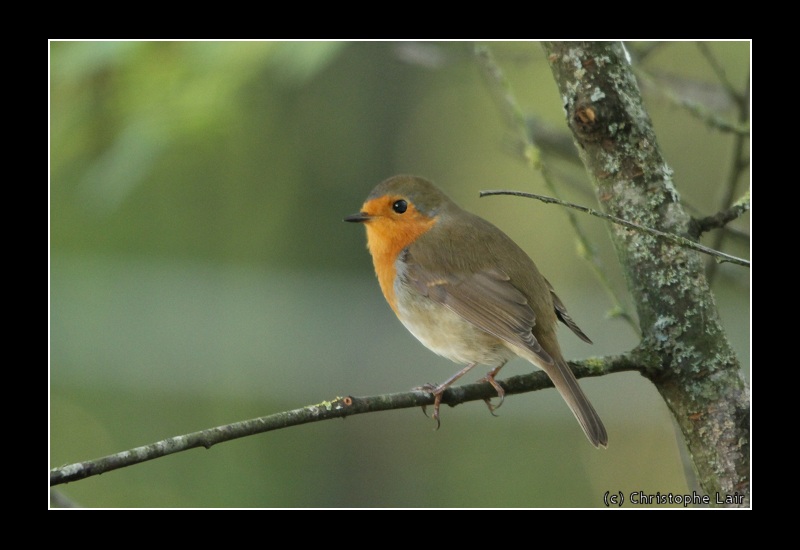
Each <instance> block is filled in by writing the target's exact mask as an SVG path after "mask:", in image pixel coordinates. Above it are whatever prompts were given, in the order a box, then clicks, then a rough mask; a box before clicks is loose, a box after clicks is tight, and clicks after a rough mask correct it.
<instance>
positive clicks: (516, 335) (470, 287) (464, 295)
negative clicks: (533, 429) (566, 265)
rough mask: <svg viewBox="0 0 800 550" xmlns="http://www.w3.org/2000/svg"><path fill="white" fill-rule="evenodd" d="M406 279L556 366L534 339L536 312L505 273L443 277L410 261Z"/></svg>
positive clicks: (488, 329)
mask: <svg viewBox="0 0 800 550" xmlns="http://www.w3.org/2000/svg"><path fill="white" fill-rule="evenodd" d="M406 276H407V278H408V282H409V283H410V284H412V285H414V287H415V288H416V289H417V290H418V291H419V292H420V293H422V294H424V295H426V296H428V297H429V298H430V299H431V300H433V301H435V302H438V303H440V304H442V305H444V306H446V307H448V308H449V309H450V310H451V311H453V312H455V313H456V314H458V315H460V316H461V317H462V318H464V319H465V320H467V321H469V322H470V323H472V324H474V325H475V326H477V327H479V328H481V329H483V330H485V331H486V332H488V333H490V334H493V335H494V336H496V337H498V338H500V339H501V340H504V341H506V342H508V343H509V344H512V345H514V346H518V347H521V348H524V349H527V350H529V351H530V352H532V353H533V354H534V355H536V356H537V357H538V358H539V359H540V360H541V361H542V362H543V363H545V364H548V365H552V364H553V363H554V361H553V358H552V357H551V356H550V354H549V353H547V352H546V351H545V350H544V349H543V348H542V346H541V345H540V344H539V342H538V341H537V340H536V337H535V336H534V335H533V332H532V329H533V326H534V325H535V324H536V315H535V314H534V312H533V309H531V307H530V305H529V304H528V300H527V299H526V298H525V296H524V295H523V294H522V293H521V292H520V291H519V290H518V289H517V288H516V287H514V285H513V284H511V282H510V278H509V277H508V275H506V274H505V273H503V272H501V271H499V270H497V269H494V268H488V269H484V270H482V271H479V272H477V273H472V274H466V275H454V274H448V275H439V274H437V273H432V272H430V271H429V270H427V269H425V268H424V267H422V266H420V265H419V264H416V263H414V262H413V261H409V262H408V263H407V269H406Z"/></svg>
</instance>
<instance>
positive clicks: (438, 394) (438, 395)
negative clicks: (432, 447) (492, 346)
mask: <svg viewBox="0 0 800 550" xmlns="http://www.w3.org/2000/svg"><path fill="white" fill-rule="evenodd" d="M477 364H478V363H470V364H469V365H467V366H466V367H464V368H463V369H461V370H460V371H458V372H457V373H455V374H454V375H453V376H451V377H450V378H448V379H447V380H445V381H444V382H442V383H441V384H439V385H438V386H434V385H433V384H425V385H424V386H418V387H416V388H414V390H417V391H424V392H427V393H432V394H433V397H434V400H433V419H434V420H435V421H436V429H437V430H438V429H439V426H441V425H442V423H441V421H440V420H439V405H441V403H442V394H443V393H444V390H446V389H447V388H449V387H450V386H451V385H453V382H455V381H456V380H458V379H459V378H461V377H462V376H464V375H465V374H467V373H468V372H469V371H470V370H471V369H472V368H473V367H474V366H475V365H477ZM497 370H499V369H497ZM495 383H496V382H495ZM426 409H427V407H426V406H425V405H423V406H422V412H423V413H425V416H427V415H428V412H427V411H426Z"/></svg>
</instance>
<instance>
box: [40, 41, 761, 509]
mask: <svg viewBox="0 0 800 550" xmlns="http://www.w3.org/2000/svg"><path fill="white" fill-rule="evenodd" d="M488 46H489V47H490V48H491V50H492V52H493V55H494V57H495V58H496V59H497V61H498V63H499V64H500V66H501V67H502V69H503V71H504V72H505V75H506V76H507V78H508V80H509V82H510V85H511V87H512V89H513V92H514V93H515V95H516V99H517V101H518V102H519V104H520V106H521V108H522V110H523V111H524V112H525V113H526V115H530V116H531V117H535V121H536V122H535V123H536V124H538V125H539V126H540V127H541V128H547V129H552V131H553V132H555V134H556V135H558V136H560V137H561V138H563V137H564V136H566V135H567V134H566V127H565V125H564V121H563V110H562V108H561V101H560V99H559V97H558V96H557V93H556V89H555V85H554V84H553V82H552V78H551V77H550V73H549V68H548V66H547V63H546V60H545V59H544V58H543V55H542V52H541V49H540V48H539V47H538V45H537V44H531V43H506V42H498V43H489V44H488ZM629 49H630V51H631V53H632V55H633V58H634V60H635V63H636V66H637V69H639V70H642V71H646V74H647V77H648V80H647V81H648V82H649V83H652V84H653V85H654V86H650V84H648V85H647V86H644V91H645V92H646V93H647V104H648V109H649V112H650V115H651V117H652V119H653V122H654V124H655V127H656V131H657V133H658V136H659V140H660V145H661V146H662V148H663V149H664V150H665V153H666V156H667V158H668V159H669V161H670V163H671V165H672V168H673V169H674V170H675V181H676V185H677V187H678V191H679V192H680V193H681V195H682V198H683V199H685V201H686V202H687V203H688V204H690V205H691V208H693V211H696V212H698V215H706V214H710V213H714V212H716V211H717V210H719V209H720V208H722V207H724V206H725V205H723V204H720V197H722V196H724V195H725V193H726V192H727V191H728V189H726V182H727V177H728V174H729V172H730V166H731V159H732V155H733V153H732V143H733V139H734V138H733V136H732V135H731V134H729V133H723V132H720V131H718V130H716V129H715V128H713V127H712V126H710V125H709V124H708V123H707V122H706V121H704V120H703V119H702V118H699V117H697V116H693V115H692V114H690V113H688V112H687V111H686V110H685V109H684V108H682V107H681V106H680V105H679V104H678V103H676V102H675V101H674V98H675V97H676V96H677V97H681V98H686V99H691V100H692V101H697V102H700V103H702V105H704V106H705V108H707V109H709V110H710V111H711V112H713V113H714V114H715V116H720V117H724V118H726V119H730V120H733V121H735V120H736V106H735V104H734V102H732V101H731V100H730V94H729V93H728V90H726V88H725V86H724V85H723V84H722V83H721V79H720V76H719V73H718V72H717V73H715V71H714V70H713V68H712V67H711V66H710V65H709V62H708V56H707V53H704V52H703V51H701V49H699V48H698V47H697V46H696V45H695V44H693V43H689V42H686V43H659V44H648V43H634V44H630V45H629ZM709 49H710V50H711V51H712V52H713V55H714V56H715V57H714V59H716V60H718V62H719V64H720V66H721V67H723V68H724V72H725V78H726V79H727V81H728V82H730V83H733V84H734V85H735V86H738V87H739V89H740V90H743V89H744V87H745V85H746V83H747V79H748V74H749V67H750V64H749V61H750V45H749V43H747V42H737V43H712V44H710V45H709ZM472 51H473V44H471V43H468V42H456V43H444V42H440V43H418V42H354V43H349V42H53V43H51V47H50V187H49V190H50V285H51V286H50V292H51V294H50V314H51V324H50V447H51V464H53V465H56V464H61V463H65V462H74V461H78V460H82V459H87V458H94V457H97V456H101V455H103V454H108V453H111V452H117V451H120V450H123V449H126V448H130V447H132V446H136V445H141V444H145V443H150V442H152V441H155V440H157V439H160V438H163V437H167V436H171V435H176V434H178V433H185V432H187V431H192V430H197V429H201V428H205V427H209V426H213V425H218V424H223V423H225V422H231V421H235V420H239V419H242V418H249V417H254V416H259V415H263V414H268V413H270V412H274V411H277V410H283V409H286V408H293V407H298V406H302V405H305V404H308V403H315V402H319V401H320V400H322V399H325V398H329V397H332V396H333V395H342V394H347V393H351V394H369V393H384V392H390V391H399V390H404V389H407V388H410V387H412V386H415V385H419V384H420V383H424V382H436V381H441V380H443V379H444V378H446V377H447V376H449V375H450V374H452V372H454V369H455V368H456V366H455V365H453V364H451V363H449V362H447V361H445V360H442V359H440V358H437V357H434V356H433V355H432V354H430V353H429V352H428V351H427V350H425V349H424V348H422V346H421V345H419V344H418V343H417V342H416V341H414V340H413V338H412V337H411V336H410V335H408V334H406V333H405V331H404V330H403V329H402V328H401V327H400V325H399V323H398V322H397V321H396V320H395V319H393V317H392V316H391V313H390V312H389V310H388V308H387V307H386V306H385V304H383V302H382V298H381V296H380V293H379V291H378V289H377V284H376V283H375V281H374V280H373V279H372V277H371V275H370V272H371V262H370V260H369V257H368V255H367V253H366V251H365V250H364V235H363V231H361V230H359V228H354V227H350V226H348V225H346V224H343V223H341V220H342V218H343V217H344V216H346V215H348V214H350V213H353V212H355V211H357V210H358V208H359V206H360V205H361V202H362V201H363V199H364V197H365V196H366V194H367V193H368V192H369V190H370V189H371V188H372V187H373V186H374V185H375V184H376V183H377V182H379V181H381V180H382V179H384V178H386V177H388V176H390V175H392V174H395V173H401V172H410V173H417V174H420V175H424V176H427V177H429V178H431V179H433V180H434V181H436V182H437V183H439V184H440V185H441V186H442V187H444V188H445V189H447V190H448V192H449V193H450V194H451V195H452V196H453V198H454V199H456V200H457V201H458V202H459V203H461V204H462V205H463V206H465V207H466V208H468V209H470V210H472V211H475V212H477V213H479V214H481V215H482V216H484V217H486V218H488V219H490V220H492V221H493V222H495V223H497V224H498V225H499V226H500V227H502V228H503V229H504V230H506V231H507V232H508V233H509V234H511V236H512V237H513V238H514V239H516V240H517V241H518V242H520V244H522V245H523V248H525V249H526V250H528V251H529V252H530V253H531V255H532V256H533V257H534V258H535V259H536V261H537V263H538V264H539V267H540V268H541V269H542V271H544V272H545V273H546V274H547V275H548V277H549V278H550V279H551V280H554V281H558V283H557V284H556V287H557V288H558V289H559V294H561V295H562V298H564V300H565V302H566V303H567V304H568V306H569V307H570V311H571V312H572V313H573V316H574V317H575V318H576V319H580V321H581V325H582V326H583V327H584V328H585V329H586V330H587V332H589V334H590V335H591V336H592V338H593V339H594V340H595V342H598V343H597V345H595V346H594V347H593V348H591V349H589V348H586V347H585V346H582V345H581V344H577V343H575V342H574V341H572V340H570V339H569V337H566V336H565V337H564V338H563V340H564V347H565V351H566V352H567V354H568V356H573V357H578V356H582V355H586V354H587V353H594V354H598V355H602V354H605V353H614V352H620V351H624V350H626V349H629V348H630V347H632V346H633V345H635V339H634V337H633V335H632V334H631V333H630V330H629V329H628V328H626V327H625V326H624V325H623V324H622V323H618V322H615V321H608V320H604V318H603V317H604V313H605V312H606V311H607V310H608V309H609V307H610V306H609V303H608V302H607V301H606V300H605V299H604V296H603V292H602V290H600V289H599V288H598V283H597V281H596V280H595V279H594V278H593V277H592V275H591V271H590V270H589V269H588V268H587V267H586V266H585V265H584V264H582V263H581V260H580V259H579V258H578V256H577V254H574V253H573V250H574V247H575V245H574V242H573V236H572V234H571V230H570V228H569V226H568V224H567V223H566V221H565V218H564V215H563V212H560V211H559V210H558V209H557V208H554V207H548V206H542V205H540V204H538V203H537V204H531V203H530V201H522V200H514V199H508V198H491V199H488V198H487V199H482V200H478V198H477V196H478V191H479V190H480V189H488V188H513V189H520V190H532V191H534V192H543V189H542V181H541V178H540V176H539V174H537V173H536V172H533V171H531V170H530V169H529V168H528V167H527V166H526V164H525V163H524V162H522V161H521V159H520V157H519V155H518V151H519V150H520V147H519V143H518V141H517V137H516V134H515V132H514V131H513V130H512V129H510V128H509V126H508V125H507V121H506V120H505V119H504V116H503V113H502V109H501V108H499V106H498V104H497V101H496V97H495V95H494V93H493V91H492V90H491V87H490V86H488V85H487V83H486V82H485V81H484V79H483V78H482V76H481V72H480V70H479V69H478V67H477V66H476V63H475V60H474V58H473V54H472ZM667 88H668V89H669V92H670V93H669V94H665V93H664V90H665V89H667ZM567 139H568V137H567ZM543 151H544V156H543V161H544V162H546V163H547V164H548V166H549V167H551V169H552V170H553V171H554V173H555V174H556V175H557V176H558V178H559V181H560V182H561V184H562V185H563V186H564V191H565V197H564V198H566V199H568V200H574V201H575V202H581V203H584V204H588V205H590V206H591V205H592V204H593V203H594V201H595V199H594V198H593V192H592V190H591V189H590V188H589V187H588V184H587V182H586V178H585V175H583V171H582V168H581V167H580V166H579V165H577V164H575V163H574V162H573V161H572V160H570V157H569V154H567V155H566V156H559V155H558V154H557V153H555V152H554V151H555V150H548V149H547V148H544V147H543ZM748 185H749V170H746V171H745V172H744V173H742V174H741V177H739V178H738V179H737V181H736V182H735V190H734V195H735V196H738V195H740V194H741V193H742V192H744V191H745V190H746V189H748ZM581 223H582V224H583V225H584V226H585V228H586V230H587V232H588V233H589V234H590V235H592V236H593V238H594V239H595V241H594V245H595V246H596V247H597V249H598V253H599V254H600V255H601V257H602V258H603V261H604V263H605V265H607V266H608V269H609V273H610V274H611V276H612V279H613V280H614V281H615V285H616V286H617V287H618V289H619V291H620V292H622V293H623V294H624V288H625V287H624V281H623V279H622V277H621V275H620V274H619V273H618V270H617V268H616V261H615V258H614V252H613V250H612V248H611V247H610V246H609V244H608V242H607V239H606V229H605V227H604V225H603V223H602V222H599V221H596V220H585V221H584V220H582V222H581ZM732 225H733V226H734V227H735V228H737V229H738V230H740V231H741V232H745V233H747V232H749V216H746V217H745V218H744V219H741V220H737V221H736V222H735V223H734V224H732ZM724 249H725V251H726V252H729V253H732V254H736V255H740V256H745V257H749V240H748V239H746V238H745V239H742V238H732V239H728V240H726V241H725V248H724ZM564 251H567V252H568V253H567V254H565V253H564ZM719 275H720V277H719V278H718V280H717V282H716V283H715V291H716V292H717V297H718V301H719V305H720V309H721V311H722V314H723V318H724V319H725V322H726V326H727V327H728V329H729V331H730V332H731V334H732V335H733V336H734V337H733V338H732V340H734V341H735V344H736V345H737V346H738V347H737V348H736V349H737V350H738V352H739V353H740V356H741V358H742V361H743V363H744V364H745V365H746V366H748V365H749V363H748V359H749V326H750V325H749V316H750V310H749V272H748V271H747V270H742V269H741V268H731V267H730V266H722V269H721V272H720V274H719ZM572 304H574V305H572ZM431 365H436V366H435V367H431ZM520 367H521V368H526V366H524V365H519V364H517V365H516V366H513V367H512V366H509V367H508V368H507V369H506V371H504V374H505V375H512V374H516V373H518V372H520ZM514 369H517V370H514ZM585 387H586V388H587V392H588V393H589V394H590V395H591V396H592V400H593V402H594V403H595V405H596V406H597V408H598V409H599V410H600V412H601V415H602V416H603V417H604V419H605V420H606V424H607V426H608V428H609V433H610V436H611V447H610V449H609V450H608V451H607V452H605V453H598V452H596V451H594V450H593V449H591V448H590V447H589V446H588V445H586V443H585V441H583V440H582V439H583V438H582V434H581V433H580V430H579V429H573V428H575V426H573V424H574V422H573V419H572V417H571V415H569V413H568V412H567V411H566V409H564V408H563V404H561V403H560V402H559V401H558V400H557V399H556V398H557V396H555V395H550V393H552V392H537V394H536V395H527V396H522V397H518V398H514V399H511V400H507V402H506V404H505V405H504V407H503V410H502V411H501V413H502V414H501V418H500V419H495V418H492V417H489V415H488V414H486V412H485V410H480V407H479V406H478V405H475V406H470V407H466V406H465V407H459V408H457V409H452V410H447V411H443V415H444V421H443V427H442V430H440V431H439V432H437V433H433V432H432V431H431V426H430V425H429V423H428V422H426V421H425V419H424V417H423V416H422V415H421V414H419V413H418V411H414V413H413V414H412V413H411V412H403V413H397V414H391V415H368V416H370V418H358V419H355V418H354V419H348V421H346V422H342V423H325V424H321V425H317V426H310V427H302V428H299V429H292V430H285V431H284V432H285V433H276V434H269V435H266V436H261V437H256V438H248V440H246V441H240V442H234V443H231V444H226V445H221V446H219V448H217V447H215V448H214V449H212V451H210V452H207V453H206V452H200V451H192V452H190V453H185V454H184V456H178V457H169V458H167V459H163V460H157V461H154V462H153V463H149V464H146V465H141V466H138V467H134V468H128V469H126V470H125V471H120V472H114V473H111V474H108V475H105V476H102V478H97V479H91V480H86V481H83V482H78V483H74V484H71V485H69V486H67V487H66V488H63V492H64V494H65V495H67V496H69V497H71V498H73V499H75V500H76V501H77V502H78V504H80V505H84V506H153V507H158V506H599V505H601V500H600V499H601V495H602V492H603V491H606V490H636V489H643V490H652V491H654V492H655V491H659V490H660V491H661V492H662V493H663V492H664V491H675V492H677V491H683V492H685V491H686V490H687V485H686V481H685V480H684V479H683V472H682V466H681V463H680V457H679V453H678V450H677V445H676V442H675V440H674V435H673V433H672V428H671V425H670V419H669V416H668V414H667V412H666V407H665V406H664V404H663V402H661V400H660V397H659V396H658V395H657V394H656V393H655V392H654V391H653V389H652V387H650V386H649V384H647V383H646V382H645V381H644V380H643V379H641V378H640V377H637V376H615V377H606V379H603V380H595V381H587V382H586V384H585ZM562 434H568V436H569V437H565V436H564V435H562ZM565 457H568V458H565Z"/></svg>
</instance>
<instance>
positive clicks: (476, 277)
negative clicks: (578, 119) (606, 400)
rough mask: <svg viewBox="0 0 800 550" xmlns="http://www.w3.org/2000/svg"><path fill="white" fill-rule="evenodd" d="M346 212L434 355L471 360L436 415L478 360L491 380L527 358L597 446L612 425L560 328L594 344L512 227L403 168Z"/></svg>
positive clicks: (384, 285)
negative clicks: (576, 370)
mask: <svg viewBox="0 0 800 550" xmlns="http://www.w3.org/2000/svg"><path fill="white" fill-rule="evenodd" d="M344 221H347V222H352V223H360V224H363V225H364V226H365V227H366V233H367V249H368V250H369V252H370V254H371V256H372V260H373V264H374V267H375V274H376V276H377V278H378V283H379V285H380V288H381V290H382V292H383V295H384V297H385V298H386V301H387V302H388V304H389V306H390V307H391V308H392V310H393V311H394V313H395V314H396V315H397V317H398V319H399V320H400V322H401V323H402V324H403V325H404V326H405V327H406V328H407V329H408V330H409V331H410V332H411V334H413V335H414V336H415V337H416V338H417V339H418V340H419V341H420V342H421V343H422V344H424V345H425V346H426V347H427V348H429V349H430V350H431V351H433V352H435V353H436V354H438V355H440V356H443V357H446V358H447V359H450V360H451V361H454V362H456V363H460V364H462V365H466V366H465V367H464V368H463V369H462V370H460V371H458V372H457V373H455V374H454V375H453V376H452V377H450V378H449V379H447V380H446V381H444V382H442V383H441V384H438V385H432V384H426V385H424V386H420V387H419V388H415V389H419V390H423V391H426V392H429V393H431V394H433V396H434V410H433V415H432V416H433V418H434V419H435V420H436V422H437V427H438V426H439V425H440V416H439V406H440V404H441V400H442V395H443V394H444V391H445V390H446V389H447V388H448V387H450V386H451V385H452V384H453V383H454V382H456V381H457V380H458V379H459V378H461V377H462V376H464V375H465V374H466V373H467V372H469V371H470V370H471V369H472V368H474V367H475V366H476V365H478V364H482V365H485V366H488V367H490V368H491V370H490V371H489V372H488V373H487V374H486V376H485V377H483V378H481V379H480V381H481V382H488V383H489V384H491V385H492V387H493V388H494V389H495V391H496V392H497V395H498V397H499V404H498V405H496V406H495V405H492V404H491V403H490V401H488V400H487V405H488V406H489V410H490V411H491V412H492V414H494V410H495V409H497V407H499V406H500V405H502V403H503V399H504V397H505V391H504V390H503V388H502V386H501V385H500V384H499V383H498V382H497V381H496V380H495V377H496V376H497V374H498V373H499V371H500V369H501V368H502V367H503V365H505V363H506V362H507V361H508V360H510V359H512V358H514V357H521V358H523V359H526V360H527V361H529V362H530V363H532V364H533V365H535V366H536V367H538V368H540V369H542V370H543V371H545V373H547V375H548V376H549V378H550V380H552V382H553V384H554V385H555V387H556V389H557V390H558V391H559V393H560V394H561V396H562V397H563V398H564V401H565V402H566V403H567V405H568V406H569V408H570V409H571V410H572V412H573V414H574V415H575V418H577V420H578V422H579V424H580V425H581V427H582V428H583V431H584V433H585V434H586V437H587V438H588V439H589V441H590V442H591V443H592V445H594V446H595V447H604V448H605V447H607V445H608V434H607V433H606V428H605V426H604V425H603V422H602V420H601V419H600V416H599V415H598V414H597V411H595V409H594V407H593V406H592V404H591V403H590V402H589V399H588V398H587V397H586V395H585V394H584V392H583V390H582V389H581V387H580V386H579V385H578V381H577V379H576V378H575V375H574V374H573V373H572V371H571V370H570V368H569V366H568V365H567V362H566V360H565V359H564V357H563V355H562V353H561V348H560V346H559V342H558V339H557V337H556V328H557V324H558V321H561V322H562V323H564V324H565V325H566V326H567V327H569V328H570V329H571V330H572V332H574V333H575V334H576V335H577V336H578V337H579V338H580V339H581V340H584V341H585V342H587V343H592V341H591V340H590V339H589V337H588V336H586V334H584V332H583V331H582V330H581V329H580V328H579V327H578V325H577V324H575V322H574V321H573V320H572V318H571V317H570V316H569V314H568V313H567V309H566V307H564V304H563V302H562V301H561V300H560V299H559V298H558V296H557V295H556V293H555V291H554V290H553V286H552V285H551V284H550V282H549V281H548V280H547V279H546V278H545V277H544V276H543V275H542V274H541V273H540V272H539V270H538V269H537V267H536V265H535V264H534V262H533V260H531V258H530V257H529V256H528V254H526V253H525V251H523V250H522V248H520V247H519V246H518V245H517V244H516V243H515V242H514V241H513V240H512V239H511V238H510V237H509V236H508V235H506V234H505V233H503V231H501V230H500V229H498V228H497V227H496V226H494V225H493V224H491V223H490V222H488V221H486V220H484V219H483V218H481V217H479V216H477V215H475V214H472V213H470V212H468V211H466V210H463V209H462V208H461V207H459V206H458V205H457V204H456V203H455V202H453V201H452V200H451V199H450V198H449V197H448V196H447V195H446V194H445V193H444V192H443V191H441V190H440V189H439V188H438V187H437V186H436V185H434V184H433V183H432V182H430V181H428V180H427V179H424V178H422V177H418V176H412V175H397V176H393V177H390V178H388V179H386V180H384V181H383V182H381V183H379V184H378V185H377V186H376V187H375V188H374V189H373V190H372V191H371V192H370V193H369V195H368V196H367V198H366V201H365V202H364V204H363V205H362V207H361V210H360V211H359V212H358V213H356V214H353V215H351V216H347V217H346V218H344Z"/></svg>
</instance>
